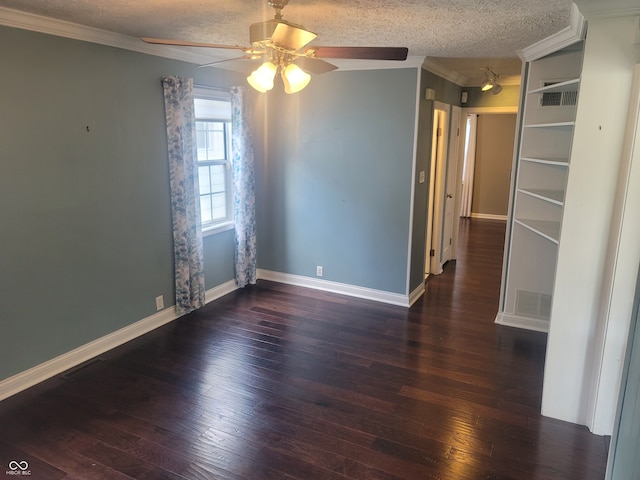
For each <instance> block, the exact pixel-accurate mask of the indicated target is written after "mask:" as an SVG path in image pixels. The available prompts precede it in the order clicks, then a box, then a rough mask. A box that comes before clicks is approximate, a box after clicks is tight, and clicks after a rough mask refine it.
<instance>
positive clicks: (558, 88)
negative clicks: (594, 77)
mask: <svg viewBox="0 0 640 480" xmlns="http://www.w3.org/2000/svg"><path fill="white" fill-rule="evenodd" d="M579 84H580V79H579V78H572V79H571V80H567V81H565V82H558V83H554V84H553V85H547V86H546V87H540V88H536V89H534V90H529V92H527V93H555V92H575V91H577V90H578V85H579Z"/></svg>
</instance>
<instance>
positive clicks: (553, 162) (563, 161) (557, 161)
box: [520, 157, 569, 167]
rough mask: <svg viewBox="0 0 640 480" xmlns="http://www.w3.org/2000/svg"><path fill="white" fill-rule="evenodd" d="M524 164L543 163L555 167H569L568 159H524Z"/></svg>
mask: <svg viewBox="0 0 640 480" xmlns="http://www.w3.org/2000/svg"><path fill="white" fill-rule="evenodd" d="M520 160H522V161H523V162H532V163H541V164H543V165H555V166H558V167H568V166H569V159H568V158H534V157H522V158H520Z"/></svg>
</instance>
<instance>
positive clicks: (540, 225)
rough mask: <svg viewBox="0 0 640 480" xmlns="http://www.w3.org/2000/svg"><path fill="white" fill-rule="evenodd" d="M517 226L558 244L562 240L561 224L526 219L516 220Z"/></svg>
mask: <svg viewBox="0 0 640 480" xmlns="http://www.w3.org/2000/svg"><path fill="white" fill-rule="evenodd" d="M514 221H515V222H516V223H517V224H519V225H522V226H523V227H524V228H526V229H528V230H530V231H532V232H533V233H536V234H538V235H540V236H541V237H544V238H546V239H547V240H549V241H551V242H553V243H555V244H558V242H559V240H560V222H549V221H545V220H532V219H525V218H516V219H515V220H514Z"/></svg>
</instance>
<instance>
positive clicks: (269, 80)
mask: <svg viewBox="0 0 640 480" xmlns="http://www.w3.org/2000/svg"><path fill="white" fill-rule="evenodd" d="M277 71H278V67H276V66H275V65H274V64H273V63H271V62H264V63H263V64H262V65H260V66H259V67H258V68H257V69H256V70H254V71H253V72H251V75H249V76H248V77H247V82H249V85H251V86H252V87H253V88H255V89H256V90H257V91H259V92H260V93H265V92H267V91H268V90H271V89H272V88H273V79H274V78H275V76H276V72H277Z"/></svg>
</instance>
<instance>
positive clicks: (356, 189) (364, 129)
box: [256, 68, 418, 294]
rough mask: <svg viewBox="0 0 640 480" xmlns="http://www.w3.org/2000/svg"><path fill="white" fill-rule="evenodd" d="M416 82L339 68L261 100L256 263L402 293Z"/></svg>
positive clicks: (398, 72) (402, 75) (413, 74)
mask: <svg viewBox="0 0 640 480" xmlns="http://www.w3.org/2000/svg"><path fill="white" fill-rule="evenodd" d="M417 82H418V69H417V68H404V69H394V70H378V71H367V72H364V71H336V72H332V73H328V74H325V75H320V76H315V77H314V78H313V80H312V81H311V83H310V84H309V86H308V87H307V88H306V89H305V90H304V91H302V92H301V93H299V94H297V95H293V96H289V95H286V94H284V93H281V90H280V89H279V88H278V87H277V86H276V88H275V89H274V90H273V91H272V92H270V93H269V94H268V95H266V96H262V97H260V102H259V105H258V108H259V113H258V116H259V117H260V118H263V119H264V123H265V125H267V131H266V132H264V131H263V132H260V134H261V137H260V142H262V143H263V145H264V148H263V152H261V155H259V156H258V164H257V167H256V168H257V172H258V173H257V176H258V177H259V178H261V184H259V185H258V202H257V205H258V253H259V255H258V266H259V267H260V268H263V269H266V270H270V271H275V272H284V273H289V274H295V275H302V276H307V277H315V276H316V265H322V266H323V267H324V276H323V280H329V281H334V282H339V283H345V284H349V285H355V286H359V287H365V288H371V289H376V290H381V291H385V292H392V293H398V294H405V293H406V289H407V262H408V258H407V256H408V252H407V247H408V245H409V227H410V207H411V201H412V199H411V172H412V165H413V155H414V153H413V149H414V133H415V115H416V111H415V109H416V105H415V103H416V102H415V99H416V97H415V96H416V87H417ZM260 142H257V143H260Z"/></svg>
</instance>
